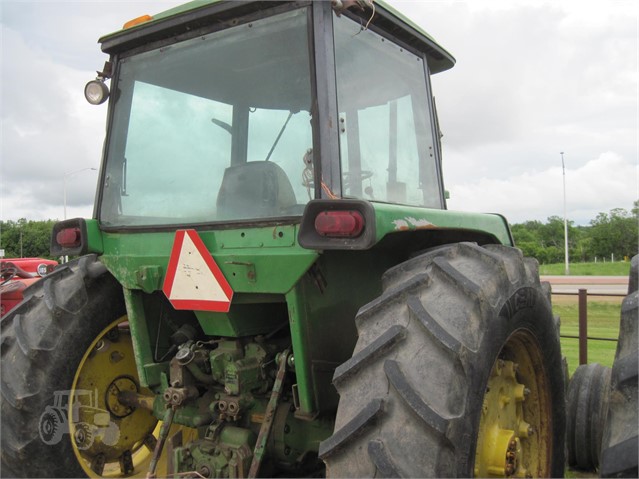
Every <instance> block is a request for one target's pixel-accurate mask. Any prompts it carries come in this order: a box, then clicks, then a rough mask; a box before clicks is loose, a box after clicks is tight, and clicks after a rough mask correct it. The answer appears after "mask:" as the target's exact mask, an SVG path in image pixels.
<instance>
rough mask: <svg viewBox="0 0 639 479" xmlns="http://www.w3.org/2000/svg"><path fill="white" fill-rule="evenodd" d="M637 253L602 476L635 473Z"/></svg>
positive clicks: (638, 446)
mask: <svg viewBox="0 0 639 479" xmlns="http://www.w3.org/2000/svg"><path fill="white" fill-rule="evenodd" d="M638 277H639V256H635V257H634V258H632V262H631V268H630V282H629V287H628V293H629V294H628V296H626V298H625V299H624V300H623V303H622V304H621V323H620V325H619V342H618V343H617V352H616V353H615V361H614V363H613V365H612V377H611V390H610V400H609V401H608V415H607V417H606V425H605V427H604V433H603V441H602V451H601V469H600V472H601V476H602V477H638V475H639V467H638V464H639V452H638V450H639V440H638V438H637V429H638V428H639V411H638V410H637V408H638V407H639V405H638V402H637V376H638V373H639V324H638V322H639V291H638V289H637V278H638Z"/></svg>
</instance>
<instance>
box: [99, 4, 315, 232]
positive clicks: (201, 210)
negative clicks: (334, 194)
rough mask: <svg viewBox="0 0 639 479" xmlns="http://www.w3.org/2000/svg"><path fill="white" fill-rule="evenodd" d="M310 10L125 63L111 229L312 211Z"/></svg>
mask: <svg viewBox="0 0 639 479" xmlns="http://www.w3.org/2000/svg"><path fill="white" fill-rule="evenodd" d="M306 18H307V15H306V11H305V10H304V9H301V10H297V11H294V12H289V13H285V14H280V15H277V16H274V17H270V18H266V19H263V20H258V21H254V22H252V23H250V24H245V25H240V26H236V27H234V28H232V29H227V30H223V31H220V32H215V33H212V34H209V35H205V36H201V37H197V38H193V39H190V40H187V41H184V42H180V43H176V44H173V45H169V46H165V47H162V48H159V49H156V50H153V51H149V52H145V53H141V54H138V55H135V56H131V57H129V58H125V59H123V60H122V61H121V62H120V64H119V73H118V77H117V84H116V86H115V87H114V91H113V92H112V96H113V97H114V100H115V103H114V105H113V108H114V109H113V114H112V122H111V131H110V135H109V140H108V148H107V165H106V171H105V180H104V183H103V187H102V194H101V203H100V212H99V219H100V221H101V222H102V224H103V225H105V226H149V225H172V224H180V225H183V224H189V223H205V222H212V221H218V220H242V219H253V218H267V217H282V216H291V215H299V214H301V213H302V212H303V209H304V205H305V204H306V202H308V201H309V199H310V198H311V195H312V193H313V191H312V182H309V181H308V180H305V178H307V176H308V171H305V170H307V169H308V168H309V166H307V164H306V163H305V157H306V159H307V157H308V155H307V152H308V151H309V149H310V148H311V147H312V127H311V116H310V110H311V84H310V67H309V53H308V52H309V48H308V33H307V27H306Z"/></svg>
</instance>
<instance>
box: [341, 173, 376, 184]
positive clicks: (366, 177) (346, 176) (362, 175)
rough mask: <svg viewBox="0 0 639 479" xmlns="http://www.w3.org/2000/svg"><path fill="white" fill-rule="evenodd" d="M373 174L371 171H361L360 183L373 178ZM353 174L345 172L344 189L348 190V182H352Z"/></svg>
mask: <svg viewBox="0 0 639 479" xmlns="http://www.w3.org/2000/svg"><path fill="white" fill-rule="evenodd" d="M373 174H374V173H373V172H372V171H371V170H360V172H359V181H364V180H367V179H369V178H371V177H372V176H373ZM350 176H351V174H350V173H349V172H348V171H344V172H343V173H342V186H343V187H344V188H348V182H349V180H350Z"/></svg>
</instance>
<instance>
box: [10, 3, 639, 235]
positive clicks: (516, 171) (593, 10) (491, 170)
mask: <svg viewBox="0 0 639 479" xmlns="http://www.w3.org/2000/svg"><path fill="white" fill-rule="evenodd" d="M180 3H182V2H179V1H159V0H156V1H154V2H136V1H126V2H120V1H109V2H97V1H90V2H88V1H82V2H76V1H66V2H61V1H44V0H42V1H38V2H30V1H8V0H0V19H1V25H0V27H1V35H2V36H1V38H0V43H1V45H2V46H1V48H2V56H1V58H0V62H1V66H2V72H1V77H0V80H1V88H2V96H1V98H0V111H1V116H2V131H1V134H2V136H1V138H0V141H1V147H2V153H1V157H0V163H1V165H0V167H1V170H0V190H1V191H0V195H1V197H0V201H1V205H0V208H1V209H0V218H1V219H3V220H16V219H18V218H21V217H25V218H27V219H33V220H39V219H49V218H51V219H56V218H57V219H62V218H63V215H64V208H63V196H64V195H63V192H64V183H65V178H66V183H67V217H69V218H71V217H76V216H84V217H90V216H91V215H92V211H93V207H92V204H93V199H94V195H95V184H96V180H97V171H94V170H91V169H89V168H98V167H99V164H100V155H101V149H102V142H103V139H104V123H105V116H106V110H107V108H106V104H105V105H102V106H97V107H96V106H91V105H89V104H88V103H87V102H86V101H85V99H84V95H83V89H84V85H85V83H86V82H87V81H88V80H91V79H93V78H94V77H95V71H96V70H98V69H101V68H102V65H103V63H104V61H105V60H106V59H107V57H106V56H105V55H104V54H102V53H101V51H100V48H99V45H98V44H97V38H98V37H99V36H101V35H102V34H105V33H109V32H111V31H114V30H117V29H119V28H120V27H121V26H122V24H123V23H124V22H125V21H127V20H129V19H131V18H134V17H137V16H139V15H142V14H145V13H149V14H154V13H157V12H159V11H162V10H165V9H166V8H170V7H172V6H174V5H177V4H180ZM391 3H392V4H393V5H395V7H396V8H398V9H399V10H400V11H402V12H403V13H405V14H406V15H407V16H409V17H410V18H411V19H413V20H414V21H415V22H416V23H418V24H419V25H421V26H422V27H423V28H424V29H425V30H426V31H428V32H429V33H431V34H432V35H433V36H434V37H435V38H436V39H437V40H438V41H439V42H440V43H441V44H442V45H443V46H444V47H445V48H446V49H447V50H449V51H450V52H451V53H452V54H453V55H454V56H455V58H456V59H457V65H456V66H455V68H453V69H452V70H449V71H447V72H444V73H441V74H439V75H436V76H435V77H434V79H433V88H434V90H435V96H436V99H437V107H438V110H439V117H440V123H441V127H442V130H443V132H444V138H443V144H444V175H445V178H444V180H445V184H446V188H447V189H448V190H449V191H450V195H451V199H450V200H449V208H450V209H455V210H466V211H482V212H499V213H502V214H504V215H506V217H507V218H508V219H509V220H510V221H511V222H512V223H519V222H523V221H526V220H534V219H536V220H541V221H544V220H545V219H546V218H548V217H549V216H553V215H557V216H563V187H562V168H561V156H560V154H559V153H560V152H561V151H563V152H565V154H564V159H565V164H566V185H567V187H566V191H567V210H568V217H569V219H571V220H573V221H575V222H576V223H577V224H588V222H589V221H590V220H591V219H593V218H594V217H595V216H596V215H597V213H598V212H602V211H604V212H607V211H609V210H610V209H612V208H618V207H619V208H625V209H630V208H631V207H632V203H633V201H635V200H636V199H638V198H639V191H638V190H639V186H638V179H639V166H638V117H639V103H638V96H639V93H638V76H639V75H638V60H639V47H638V45H639V23H638V22H639V20H638V18H639V2H636V0H628V1H603V0H602V1H599V2H589V1H574V2H570V1H566V0H554V1H548V2H546V1H523V0H519V1H518V0H507V1H500V0H490V1H481V0H469V1H468V2H462V1H456V2H453V1H426V0H414V1H394V2H391ZM80 170H82V171H80Z"/></svg>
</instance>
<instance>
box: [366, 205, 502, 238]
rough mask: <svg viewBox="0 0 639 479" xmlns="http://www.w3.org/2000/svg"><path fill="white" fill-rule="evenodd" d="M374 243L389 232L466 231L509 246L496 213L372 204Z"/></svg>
mask: <svg viewBox="0 0 639 479" xmlns="http://www.w3.org/2000/svg"><path fill="white" fill-rule="evenodd" d="M373 206H374V208H375V223H376V228H377V230H376V235H377V241H380V240H381V239H382V238H384V237H385V236H386V235H388V234H389V233H396V232H400V231H414V230H451V229H455V230H466V231H477V232H482V233H488V234H490V235H492V236H494V237H495V240H496V241H497V242H499V243H501V244H505V245H513V240H512V237H511V234H510V229H509V227H508V222H507V221H506V219H505V218H504V217H503V216H501V215H497V214H482V213H465V212H460V211H449V210H435V209H428V208H419V207H411V206H403V205H393V204H388V203H373Z"/></svg>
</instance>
